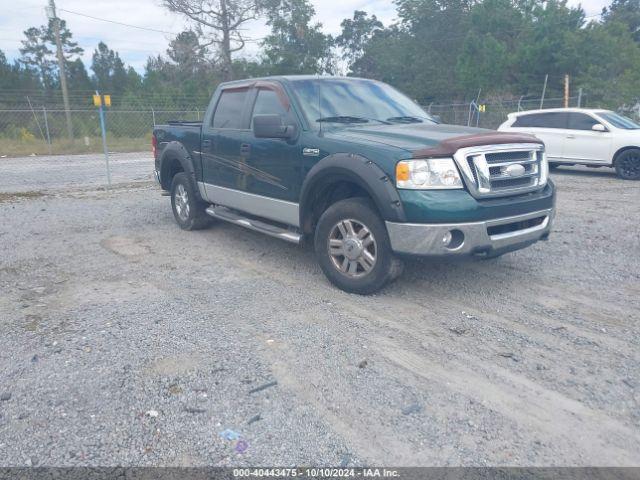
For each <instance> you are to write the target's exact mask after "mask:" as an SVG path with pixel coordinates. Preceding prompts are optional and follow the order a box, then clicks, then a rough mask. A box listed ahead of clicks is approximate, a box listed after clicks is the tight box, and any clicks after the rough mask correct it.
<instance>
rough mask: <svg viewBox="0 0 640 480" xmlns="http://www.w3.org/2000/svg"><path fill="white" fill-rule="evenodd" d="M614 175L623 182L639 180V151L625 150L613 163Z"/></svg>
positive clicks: (635, 149) (634, 149) (633, 149)
mask: <svg viewBox="0 0 640 480" xmlns="http://www.w3.org/2000/svg"><path fill="white" fill-rule="evenodd" d="M614 167H615V168H616V173H617V174H618V176H619V177H620V178H622V179H624V180H640V150H639V149H637V148H632V149H630V150H625V151H624V152H622V153H621V154H620V155H618V157H617V158H616V161H615V163H614Z"/></svg>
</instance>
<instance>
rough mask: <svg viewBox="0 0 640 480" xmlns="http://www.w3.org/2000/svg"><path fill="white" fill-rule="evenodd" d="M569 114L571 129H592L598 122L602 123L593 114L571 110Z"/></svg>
mask: <svg viewBox="0 0 640 480" xmlns="http://www.w3.org/2000/svg"><path fill="white" fill-rule="evenodd" d="M568 115H569V129H570V130H591V127H593V126H594V125H595V124H596V123H600V122H599V121H598V120H596V119H595V118H593V117H592V116H590V115H586V114H584V113H577V112H571V113H569V114H568Z"/></svg>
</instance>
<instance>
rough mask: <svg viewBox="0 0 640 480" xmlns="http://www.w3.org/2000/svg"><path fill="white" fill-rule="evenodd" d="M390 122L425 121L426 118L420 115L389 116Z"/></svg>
mask: <svg viewBox="0 0 640 480" xmlns="http://www.w3.org/2000/svg"><path fill="white" fill-rule="evenodd" d="M387 121H388V122H399V123H424V120H423V119H421V118H419V117H411V116H409V115H406V116H402V117H389V118H387Z"/></svg>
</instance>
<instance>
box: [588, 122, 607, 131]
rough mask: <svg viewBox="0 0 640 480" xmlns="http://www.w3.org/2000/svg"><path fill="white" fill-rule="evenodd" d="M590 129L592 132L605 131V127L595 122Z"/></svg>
mask: <svg viewBox="0 0 640 480" xmlns="http://www.w3.org/2000/svg"><path fill="white" fill-rule="evenodd" d="M591 130H593V131H594V132H606V131H607V128H606V127H605V126H604V125H602V124H601V123H596V124H595V125H594V126H593V127H591Z"/></svg>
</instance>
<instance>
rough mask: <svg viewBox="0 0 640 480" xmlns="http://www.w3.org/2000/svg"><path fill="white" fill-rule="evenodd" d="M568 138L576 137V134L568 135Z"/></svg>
mask: <svg viewBox="0 0 640 480" xmlns="http://www.w3.org/2000/svg"><path fill="white" fill-rule="evenodd" d="M567 138H576V136H575V135H567Z"/></svg>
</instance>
